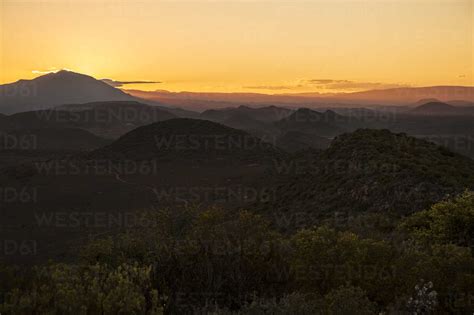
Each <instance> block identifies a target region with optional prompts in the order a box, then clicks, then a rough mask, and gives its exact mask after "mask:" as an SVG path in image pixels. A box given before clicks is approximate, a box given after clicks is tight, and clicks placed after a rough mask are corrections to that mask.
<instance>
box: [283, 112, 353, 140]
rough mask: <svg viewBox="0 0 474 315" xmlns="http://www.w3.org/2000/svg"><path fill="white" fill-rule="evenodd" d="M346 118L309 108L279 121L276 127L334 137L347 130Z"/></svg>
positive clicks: (285, 130) (286, 130) (284, 130)
mask: <svg viewBox="0 0 474 315" xmlns="http://www.w3.org/2000/svg"><path fill="white" fill-rule="evenodd" d="M346 124H347V121H346V119H345V118H344V116H341V115H339V114H337V113H335V112H333V111H326V112H324V113H320V112H317V111H314V110H310V109H307V108H300V109H298V110H297V111H296V112H294V113H293V114H291V115H290V116H288V117H286V118H284V119H282V120H280V121H278V122H276V123H275V125H276V126H277V127H278V128H279V129H280V130H281V131H282V132H288V131H298V132H303V133H307V134H314V135H317V136H321V137H334V136H336V135H338V134H341V133H343V132H344V131H346V130H347V129H346V128H345V127H341V126H340V125H342V126H344V125H346Z"/></svg>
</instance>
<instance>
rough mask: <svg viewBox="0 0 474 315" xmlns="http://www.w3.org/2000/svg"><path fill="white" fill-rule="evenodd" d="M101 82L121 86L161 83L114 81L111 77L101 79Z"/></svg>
mask: <svg viewBox="0 0 474 315" xmlns="http://www.w3.org/2000/svg"><path fill="white" fill-rule="evenodd" d="M102 82H105V83H107V84H108V85H111V86H113V87H121V86H124V85H126V84H157V83H162V82H160V81H116V80H112V79H102Z"/></svg>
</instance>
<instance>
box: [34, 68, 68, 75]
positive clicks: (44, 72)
mask: <svg viewBox="0 0 474 315" xmlns="http://www.w3.org/2000/svg"><path fill="white" fill-rule="evenodd" d="M61 70H66V71H72V70H70V69H66V68H63V69H58V68H49V69H48V70H33V71H31V73H34V74H48V73H56V72H59V71H61Z"/></svg>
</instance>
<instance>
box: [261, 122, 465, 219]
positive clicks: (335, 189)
mask: <svg viewBox="0 0 474 315" xmlns="http://www.w3.org/2000/svg"><path fill="white" fill-rule="evenodd" d="M299 162H301V163H299ZM282 165H286V166H291V167H290V168H288V167H286V168H285V167H282ZM277 170H278V171H279V173H280V175H282V181H281V184H280V185H279V187H278V189H277V191H278V193H277V194H276V196H277V197H278V198H277V200H276V202H273V203H269V204H267V205H266V206H265V207H264V208H265V209H266V211H268V212H271V213H274V214H275V215H279V214H278V213H280V212H284V213H287V215H288V214H289V215H294V214H297V213H299V214H302V213H304V214H305V215H307V216H308V218H309V219H314V220H317V219H319V218H324V217H329V216H334V215H335V212H336V211H337V212H339V213H342V214H343V215H354V214H357V213H360V212H364V211H373V212H386V213H395V214H396V215H403V214H407V213H411V212H414V211H418V210H421V209H425V208H426V207H427V206H429V205H430V204H432V203H434V202H436V201H439V200H441V199H443V198H444V197H446V196H447V195H449V194H454V193H458V192H460V191H463V190H464V189H465V188H468V187H469V188H473V187H474V161H472V160H471V159H469V158H466V157H463V156H461V155H458V154H455V153H452V152H450V151H448V150H447V149H445V148H443V147H439V146H437V145H435V144H432V143H429V142H426V141H423V140H419V139H416V138H413V137H408V136H406V135H404V134H393V133H391V132H389V131H387V130H358V131H356V132H354V133H351V134H344V135H341V136H339V137H337V138H336V139H335V140H333V142H332V143H331V146H330V147H329V148H328V149H327V150H326V151H324V152H323V153H322V154H321V155H320V156H318V157H315V158H310V159H307V158H303V160H302V161H295V160H292V161H289V162H288V161H286V164H282V163H278V165H277ZM314 220H313V221H311V220H308V224H312V223H315V222H314Z"/></svg>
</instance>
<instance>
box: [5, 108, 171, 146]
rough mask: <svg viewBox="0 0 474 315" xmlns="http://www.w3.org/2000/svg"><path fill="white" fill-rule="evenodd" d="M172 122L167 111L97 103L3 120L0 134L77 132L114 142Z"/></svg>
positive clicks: (41, 111)
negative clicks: (146, 127) (52, 130)
mask: <svg viewBox="0 0 474 315" xmlns="http://www.w3.org/2000/svg"><path fill="white" fill-rule="evenodd" d="M172 118H176V116H175V115H173V114H171V113H170V112H168V111H165V110H163V109H161V108H159V107H155V106H150V105H145V104H141V103H137V102H96V103H86V104H71V105H62V106H58V107H56V108H54V109H48V110H40V111H31V112H23V113H17V114H13V115H10V116H5V117H4V120H6V121H5V124H4V126H2V127H0V130H2V129H3V130H8V129H29V128H36V129H40V128H79V129H83V130H87V131H89V132H91V133H93V134H95V135H97V136H100V137H104V138H111V139H115V138H118V137H119V136H121V135H123V134H125V133H127V132H128V131H130V130H133V129H135V128H137V127H139V126H143V125H148V124H150V123H153V122H157V121H162V120H166V119H172Z"/></svg>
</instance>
